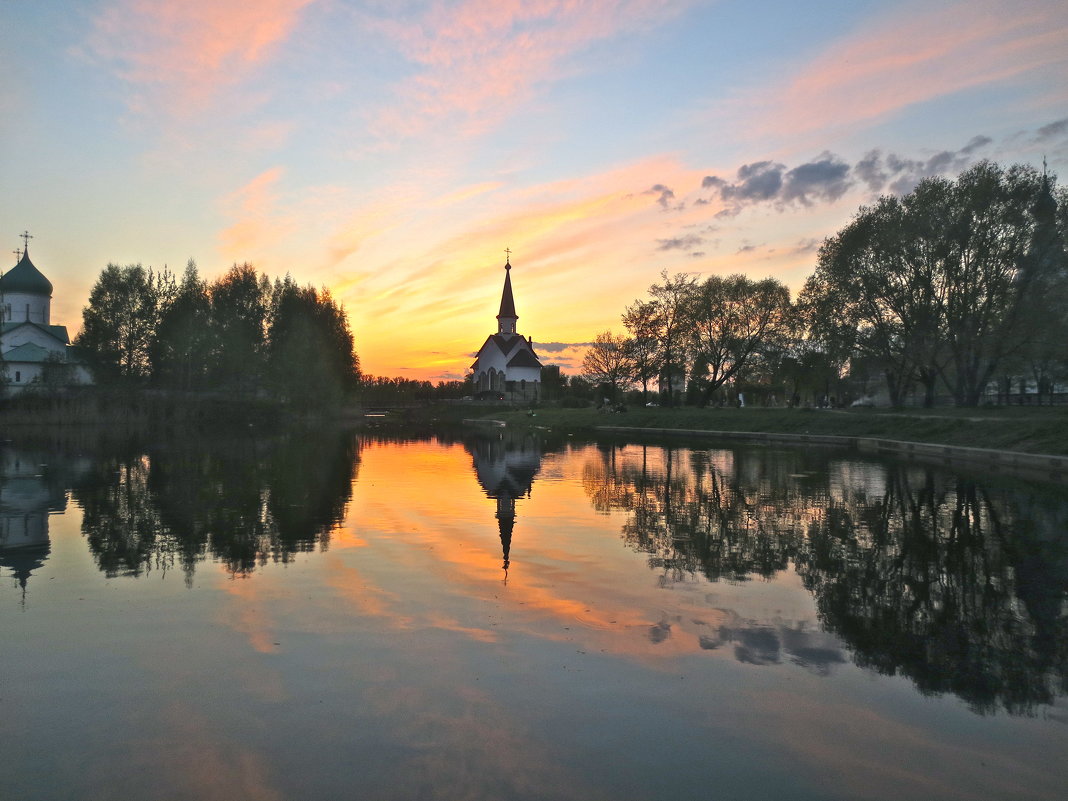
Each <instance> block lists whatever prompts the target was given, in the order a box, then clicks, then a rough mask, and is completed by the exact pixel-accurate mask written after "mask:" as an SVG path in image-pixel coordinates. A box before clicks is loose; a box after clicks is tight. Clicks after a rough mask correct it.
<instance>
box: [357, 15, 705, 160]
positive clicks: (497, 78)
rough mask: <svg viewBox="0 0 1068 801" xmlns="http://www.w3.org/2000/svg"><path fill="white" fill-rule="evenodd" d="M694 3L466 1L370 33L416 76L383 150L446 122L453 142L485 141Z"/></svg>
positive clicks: (384, 123)
mask: <svg viewBox="0 0 1068 801" xmlns="http://www.w3.org/2000/svg"><path fill="white" fill-rule="evenodd" d="M693 2H694V0H589V1H588V2H575V1H574V0H527V2H500V0H461V1H460V2H452V3H435V4H433V5H432V6H430V8H429V9H428V10H426V11H424V12H421V13H416V14H409V15H401V14H398V13H397V10H396V9H395V8H394V7H393V6H390V7H389V17H388V18H379V19H373V20H371V21H370V22H368V23H367V24H369V25H370V26H371V27H372V28H373V29H376V30H377V31H378V32H379V33H380V34H381V35H382V36H384V37H386V39H388V40H389V41H391V42H393V43H394V45H395V46H396V47H397V48H398V49H399V51H400V52H401V53H402V54H403V55H404V56H405V57H406V58H407V59H408V60H409V62H410V63H411V65H412V67H413V68H414V73H413V74H412V75H411V76H410V77H408V78H406V79H405V80H404V81H402V82H400V83H399V84H397V85H396V86H395V87H394V92H393V94H394V97H395V98H396V102H395V103H393V104H391V105H390V106H389V107H386V108H382V109H380V110H379V111H378V114H377V117H376V120H375V122H374V128H375V129H376V131H377V132H378V134H379V135H380V136H381V137H382V138H384V139H385V140H387V141H388V140H393V139H395V138H396V137H410V136H415V135H417V134H420V133H423V132H425V131H426V130H427V129H428V128H429V127H430V126H432V125H434V124H436V123H438V122H441V121H443V120H445V119H449V120H451V121H452V122H453V123H454V124H455V126H456V127H455V128H453V129H450V132H451V133H453V134H460V135H472V134H478V133H481V132H483V131H485V130H486V129H487V128H489V127H491V126H493V125H494V124H496V123H497V122H499V121H500V120H502V119H504V118H505V117H506V116H507V115H508V114H509V108H513V107H514V106H515V105H516V103H517V102H521V101H523V100H526V99H529V98H530V97H531V96H532V95H533V94H534V93H535V92H536V91H537V90H538V87H539V86H543V85H545V84H548V83H550V82H552V81H555V80H558V79H560V78H562V77H564V76H566V75H567V74H569V72H570V71H571V70H573V69H575V64H574V61H573V58H574V57H575V56H576V55H577V54H579V53H581V52H582V51H584V50H585V49H587V48H588V47H589V46H591V45H592V44H594V43H596V42H599V41H603V40H606V39H610V38H612V37H614V36H616V35H618V34H620V33H623V32H626V31H632V30H643V29H647V28H649V27H651V26H654V25H658V24H662V23H663V22H664V21H665V20H667V19H669V18H671V17H672V16H674V15H675V14H676V13H678V12H679V11H681V10H683V9H685V8H686V7H687V6H690V5H692V4H693Z"/></svg>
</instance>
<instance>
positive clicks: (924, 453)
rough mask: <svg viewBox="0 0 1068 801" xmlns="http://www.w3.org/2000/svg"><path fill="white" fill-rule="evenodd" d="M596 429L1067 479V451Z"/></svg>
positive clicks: (694, 431) (676, 430) (833, 437)
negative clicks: (839, 452)
mask: <svg viewBox="0 0 1068 801" xmlns="http://www.w3.org/2000/svg"><path fill="white" fill-rule="evenodd" d="M595 430H596V431H598V432H604V433H610V434H613V435H619V434H639V435H642V436H653V437H668V438H675V437H697V438H703V439H720V440H735V441H741V442H749V443H753V442H756V443H765V444H769V445H771V444H776V445H778V444H783V445H799V444H801V445H817V446H825V447H834V448H844V449H847V450H854V451H857V452H859V453H868V454H876V455H880V456H893V457H896V458H905V459H910V460H915V461H922V462H928V463H932V462H937V463H939V464H941V465H944V466H946V467H962V466H963V467H975V466H976V465H982V466H984V467H986V468H988V469H989V470H991V472H994V473H997V474H998V475H1007V476H1013V477H1019V478H1031V479H1041V480H1043V481H1050V482H1056V483H1068V456H1056V455H1052V454H1039V453H1023V452H1022V451H1007V450H998V449H993V448H973V447H964V446H958V445H942V444H937V443H928V442H911V441H908V440H893V439H882V438H880V437H861V436H856V437H855V436H840V435H834V434H780V433H772V432H766V431H715V430H710V429H682V428H641V427H635V426H597V427H596V429H595Z"/></svg>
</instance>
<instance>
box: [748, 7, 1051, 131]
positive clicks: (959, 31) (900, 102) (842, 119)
mask: <svg viewBox="0 0 1068 801" xmlns="http://www.w3.org/2000/svg"><path fill="white" fill-rule="evenodd" d="M1066 63H1068V17H1066V16H1065V15H1064V13H1063V9H1062V8H1061V7H1060V5H1059V4H1058V3H1049V2H1021V3H1019V4H1017V5H1015V6H1014V7H1013V11H1012V13H1011V14H1005V13H1004V6H1003V5H1001V4H996V3H989V2H967V3H958V4H955V5H953V6H951V7H948V8H945V7H943V8H936V9H935V10H931V11H919V10H918V9H917V8H915V7H913V8H909V9H907V15H904V16H898V17H894V18H889V19H884V21H883V22H882V23H881V24H880V25H878V26H877V27H873V28H869V29H868V30H866V31H863V32H860V33H858V34H856V35H854V36H853V37H851V38H849V39H847V40H845V41H842V42H840V43H838V44H837V45H835V46H833V47H831V48H830V49H828V50H827V51H826V52H825V53H824V54H823V55H822V56H821V57H819V58H818V59H816V60H815V61H814V62H812V63H811V64H810V65H809V66H808V67H807V68H806V69H803V70H802V71H801V72H800V74H798V75H797V76H796V77H795V78H793V79H792V80H790V81H789V82H788V83H787V84H785V85H784V86H783V87H781V88H780V89H779V90H777V91H773V92H771V93H770V96H768V97H766V98H764V99H763V100H762V101H761V105H762V106H763V107H764V108H765V109H766V111H764V112H763V113H762V114H761V115H760V116H761V117H762V118H763V119H762V124H760V125H759V126H758V127H759V128H761V129H763V130H764V132H766V133H767V132H782V131H789V132H790V133H791V134H794V135H795V134H797V133H803V132H809V131H813V130H817V129H825V128H827V127H833V126H840V125H851V124H856V123H868V122H871V121H874V120H878V119H881V118H885V117H886V116H888V115H891V114H893V113H895V112H898V111H900V110H901V109H904V108H906V107H908V106H910V105H914V104H916V103H922V102H925V101H929V100H932V99H935V98H939V97H944V96H946V95H950V94H952V93H955V92H959V91H962V90H966V89H970V88H974V87H978V86H985V85H988V84H992V83H998V82H1004V81H1008V80H1011V79H1013V78H1015V77H1017V76H1020V75H1022V74H1024V73H1027V72H1031V71H1034V70H1039V69H1043V68H1050V67H1055V66H1058V65H1060V66H1061V67H1063V66H1064V65H1065V64H1066Z"/></svg>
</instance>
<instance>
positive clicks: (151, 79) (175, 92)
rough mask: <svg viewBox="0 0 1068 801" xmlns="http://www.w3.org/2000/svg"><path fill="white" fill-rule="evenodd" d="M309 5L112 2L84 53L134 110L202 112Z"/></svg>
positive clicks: (267, 0) (213, 0) (222, 0)
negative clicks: (108, 71) (122, 86)
mask: <svg viewBox="0 0 1068 801" xmlns="http://www.w3.org/2000/svg"><path fill="white" fill-rule="evenodd" d="M313 2H315V0H257V1H256V2H254V3H250V2H247V0H163V1H162V2H156V1H155V0H117V1H116V2H114V3H113V4H112V5H110V6H108V7H107V8H105V9H104V10H103V12H102V13H100V14H99V15H98V16H97V18H96V19H95V20H94V22H95V29H94V32H93V35H92V39H91V41H90V48H91V50H92V52H93V53H94V54H95V56H96V57H97V58H99V59H102V60H103V61H105V62H109V63H111V64H113V65H114V68H115V70H116V71H117V73H118V74H119V76H120V77H121V78H122V79H123V80H125V81H126V82H127V83H129V84H131V85H132V86H133V87H134V94H133V96H132V97H130V99H129V104H130V107H131V108H132V109H133V110H134V111H138V112H149V111H159V110H162V109H167V110H169V111H170V112H172V113H177V114H179V115H183V114H189V113H192V112H194V111H198V110H201V109H203V108H204V107H205V106H206V105H207V104H208V103H209V102H210V100H211V99H212V98H213V96H214V95H215V93H216V92H217V90H218V89H219V88H220V87H222V86H225V85H229V84H233V83H236V82H237V81H239V80H241V79H242V78H244V77H246V76H247V74H248V73H249V72H250V70H251V69H252V68H253V67H255V66H256V65H257V64H260V63H262V62H263V61H264V60H265V59H266V58H267V57H268V55H269V54H270V53H271V52H272V50H273V49H274V47H275V46H276V45H277V44H279V43H280V42H282V41H284V40H285V39H286V38H287V37H288V36H289V35H290V33H291V32H292V30H293V28H294V27H295V26H296V24H297V21H298V17H299V12H300V11H301V9H303V8H304V7H305V6H307V5H309V4H311V3H313Z"/></svg>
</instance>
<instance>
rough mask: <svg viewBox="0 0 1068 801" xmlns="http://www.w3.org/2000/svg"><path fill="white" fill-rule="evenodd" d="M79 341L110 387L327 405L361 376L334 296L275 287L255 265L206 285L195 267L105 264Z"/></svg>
mask: <svg viewBox="0 0 1068 801" xmlns="http://www.w3.org/2000/svg"><path fill="white" fill-rule="evenodd" d="M75 345H77V346H78V347H79V348H80V350H81V352H82V354H83V356H84V358H85V359H86V361H87V362H88V363H89V365H90V367H91V368H92V370H93V374H94V377H95V378H96V381H97V382H98V383H100V384H104V385H112V386H114V385H122V386H139V387H152V388H159V389H166V390H176V391H183V392H207V391H211V392H214V393H225V394H226V395H227V396H229V397H236V398H255V397H268V398H272V399H276V400H279V401H281V402H283V403H300V404H302V405H310V406H324V405H334V404H337V403H339V402H340V401H341V400H342V398H343V397H344V396H345V395H346V394H348V393H350V392H352V391H353V390H354V389H355V388H356V386H357V385H358V382H359V378H360V362H359V358H358V356H357V354H356V351H355V347H354V342H353V336H352V332H351V331H350V329H349V323H348V318H347V317H346V315H345V311H344V309H343V308H342V307H341V306H340V305H339V304H338V303H337V302H336V301H335V300H334V298H333V297H332V296H331V295H330V292H329V290H326V289H323V290H317V289H315V288H313V287H311V286H306V287H302V286H299V285H297V284H296V282H294V281H293V279H292V278H291V277H290V276H288V275H287V276H286V277H285V278H283V279H275V280H274V281H271V280H270V279H269V278H268V277H267V276H266V275H259V274H258V273H257V272H256V270H255V269H254V268H253V267H252V266H251V265H249V264H241V265H236V264H235V265H234V266H233V267H231V268H230V270H229V271H228V272H227V273H226V274H225V275H223V276H221V277H219V278H218V279H217V280H215V281H213V282H210V283H208V282H206V281H204V280H203V279H202V278H201V277H200V275H199V273H198V271H197V266H196V264H195V263H194V262H192V261H190V262H189V264H188V265H187V266H186V269H185V273H184V275H183V276H182V277H181V279H180V280H179V279H178V278H177V277H176V276H175V275H174V274H173V273H171V272H170V271H169V270H167V269H166V268H164V269H163V270H161V271H155V270H153V269H151V268H148V269H145V268H144V267H142V266H141V265H140V264H133V265H127V266H125V267H120V266H118V265H115V264H109V265H108V266H107V267H106V268H105V269H104V270H103V272H102V273H101V274H100V276H99V278H98V279H97V281H96V283H95V284H94V286H93V288H92V291H91V292H90V295H89V302H88V305H87V306H86V307H85V309H84V310H83V312H82V330H81V333H80V334H79V335H78V337H77V339H76V340H75Z"/></svg>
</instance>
